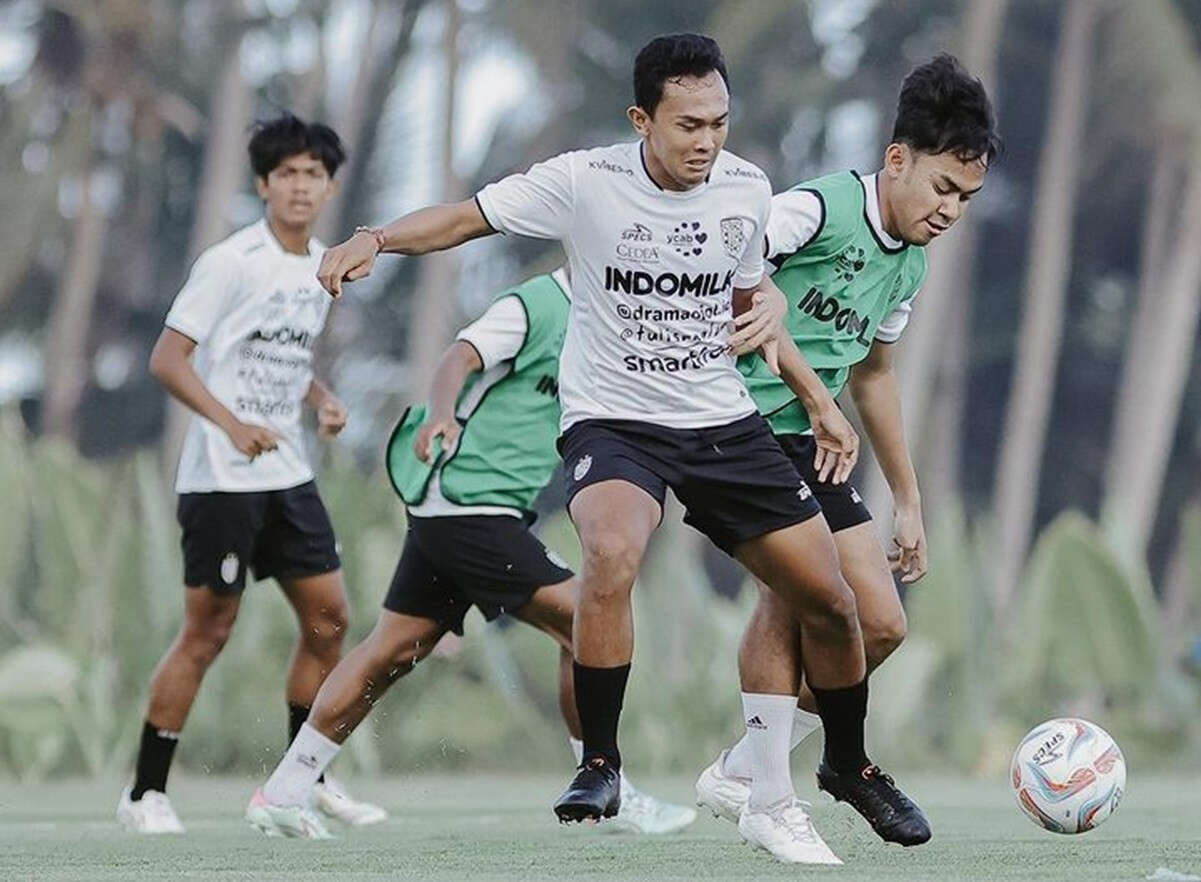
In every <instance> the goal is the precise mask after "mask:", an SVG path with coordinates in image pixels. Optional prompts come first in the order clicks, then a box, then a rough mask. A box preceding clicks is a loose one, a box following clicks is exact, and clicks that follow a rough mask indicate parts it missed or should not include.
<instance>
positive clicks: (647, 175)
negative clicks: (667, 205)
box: [635, 140, 716, 199]
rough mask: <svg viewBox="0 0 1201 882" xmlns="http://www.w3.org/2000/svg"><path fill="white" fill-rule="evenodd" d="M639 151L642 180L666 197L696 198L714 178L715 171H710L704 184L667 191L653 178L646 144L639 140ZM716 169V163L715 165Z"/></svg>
mask: <svg viewBox="0 0 1201 882" xmlns="http://www.w3.org/2000/svg"><path fill="white" fill-rule="evenodd" d="M635 143H636V144H637V150H638V168H639V169H641V170H642V179H643V182H644V183H646V184H647V185H648V186H649V187H651V188H652V189H653V190H655V191H656V192H659V193H662V194H663V195H664V196H670V197H672V198H673V199H686V198H688V197H689V196H695V195H696V194H697V193H700V192H701V191H702V190H704V189H705V187H706V185H708V183H709V178H710V177H712V176H713V169H710V170H709V174H707V175H705V181H704V183H701V184H697V185H696V186H695V187H693V188H692V189H691V190H667V189H664V188H663V187H661V186H659V182H658V181H656V180H655V179H654V178H652V177H651V170H650V169H649V168H647V165H646V142H645V141H642V140H638V141H637V142H635ZM714 166H715V167H716V163H714Z"/></svg>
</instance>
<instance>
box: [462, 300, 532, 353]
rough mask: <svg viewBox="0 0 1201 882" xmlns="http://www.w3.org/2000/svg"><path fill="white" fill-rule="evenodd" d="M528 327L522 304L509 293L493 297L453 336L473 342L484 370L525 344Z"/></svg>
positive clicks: (516, 351) (465, 341)
mask: <svg viewBox="0 0 1201 882" xmlns="http://www.w3.org/2000/svg"><path fill="white" fill-rule="evenodd" d="M528 328H529V320H528V319H527V318H526V314H525V307H524V306H522V305H521V300H520V299H519V298H518V297H516V296H514V295H510V296H508V297H501V298H499V299H498V300H496V301H495V302H494V303H493V304H492V305H491V306H489V307H488V310H487V312H485V313H484V314H483V315H481V316H480V317H479V318H478V319H476V320H475V321H474V322H472V323H471V324H469V325H468V326H467V327H465V328H463V330H461V331H459V333H458V335H457V336H456V337H455V339H456V340H462V341H463V342H464V343H470V344H471V345H472V346H474V347H475V351H476V352H478V353H479V354H480V360H481V361H482V362H483V363H484V370H488V369H489V368H492V367H495V366H496V365H498V364H500V363H501V362H503V361H507V360H509V359H510V358H515V357H516V356H517V353H518V352H520V351H521V347H522V346H524V345H525V337H526V331H527V330H528Z"/></svg>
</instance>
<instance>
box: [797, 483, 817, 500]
mask: <svg viewBox="0 0 1201 882" xmlns="http://www.w3.org/2000/svg"><path fill="white" fill-rule="evenodd" d="M796 495H797V499H808V498H809V497H810V496H812V495H813V491H812V490H810V489H809V485H808V484H806V483H805V482H804V481H801V489H799V490H797V492H796Z"/></svg>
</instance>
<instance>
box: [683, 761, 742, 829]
mask: <svg viewBox="0 0 1201 882" xmlns="http://www.w3.org/2000/svg"><path fill="white" fill-rule="evenodd" d="M729 753H730V751H729V750H723V751H722V752H721V753H720V754H718V757H717V759H715V760H714V761H713V762H712V763H710V764H709V766H708V767H707V768H706V769H705V771H703V772H701V776H700V777H699V778H697V779H696V804H697V805H699V806H701V807H702V808H707V809H708V810H709V811H711V812H713V817H715V818H725V819H726V820H727V821H729V822H730V823H731V824H737V823H738V818H739V817H740V816H741V815H742V810H743V808H745V807H746V804H747V800H749V799H750V798H751V782H750V781H748V780H746V779H744V778H735V777H734V776H733V775H727V774H726V772H725V763H726V756H727V755H728V754H729Z"/></svg>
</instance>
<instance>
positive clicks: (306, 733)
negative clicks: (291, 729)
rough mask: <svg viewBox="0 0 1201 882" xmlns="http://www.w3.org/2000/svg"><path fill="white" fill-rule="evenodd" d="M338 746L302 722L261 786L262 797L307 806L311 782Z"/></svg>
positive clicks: (278, 803) (277, 801)
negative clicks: (285, 750) (282, 755)
mask: <svg viewBox="0 0 1201 882" xmlns="http://www.w3.org/2000/svg"><path fill="white" fill-rule="evenodd" d="M341 749H342V745H340V744H337V743H335V742H333V741H330V740H329V739H328V738H326V737H325V736H324V735H322V734H321V733H320V732H318V731H317V730H316V729H314V728H313V727H312V726H310V725H309V724H308V723H305V724H304V725H303V726H301V727H300V731H299V732H297V733H296V738H295V739H294V740H293V741H292V745H291V746H290V747H289V748H288V752H287V753H285V754H284V758H283V759H282V760H280V761H279V765H278V766H276V767H275V771H274V772H272V773H271V777H270V778H268V779H267V783H266V784H264V785H263V796H265V797H266V799H267V802H270V803H274V804H275V805H308V804H309V798H310V796H311V795H312V792H313V785H314V784H316V783H317V779H318V778H320V777H321V773H322V772H324V771H325V767H326V766H328V765H329V764H330V763H331V762H332V761H333V758H334V757H335V756H337V755H338V751H339V750H341Z"/></svg>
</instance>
